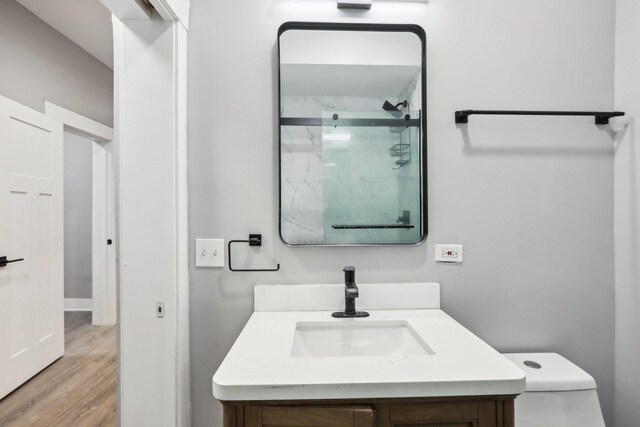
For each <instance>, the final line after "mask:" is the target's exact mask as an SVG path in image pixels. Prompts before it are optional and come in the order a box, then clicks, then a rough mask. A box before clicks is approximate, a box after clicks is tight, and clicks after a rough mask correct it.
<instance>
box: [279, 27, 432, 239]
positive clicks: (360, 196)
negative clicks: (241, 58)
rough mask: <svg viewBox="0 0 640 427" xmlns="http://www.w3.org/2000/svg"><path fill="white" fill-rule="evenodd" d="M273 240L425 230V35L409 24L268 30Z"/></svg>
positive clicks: (402, 235)
mask: <svg viewBox="0 0 640 427" xmlns="http://www.w3.org/2000/svg"><path fill="white" fill-rule="evenodd" d="M278 58H279V75H278V77H279V78H278V81H279V95H280V96H279V112H280V114H279V135H280V143H279V151H280V195H279V196H280V216H279V218H280V237H281V239H282V241H283V242H284V243H285V244H287V245H291V246H299V245H339V246H350V245H415V244H419V243H421V242H422V241H423V240H424V239H425V238H426V235H427V185H426V184H427V182H426V170H427V168H426V165H427V161H426V153H427V150H426V149H427V139H426V130H427V120H426V36H425V33H424V30H423V29H422V28H421V27H419V26H416V25H387V24H332V23H308V22H288V23H285V24H283V25H282V26H281V27H280V29H279V31H278Z"/></svg>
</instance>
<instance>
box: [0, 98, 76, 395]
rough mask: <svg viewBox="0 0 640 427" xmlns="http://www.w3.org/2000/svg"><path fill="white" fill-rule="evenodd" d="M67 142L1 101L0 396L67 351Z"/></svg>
mask: <svg viewBox="0 0 640 427" xmlns="http://www.w3.org/2000/svg"><path fill="white" fill-rule="evenodd" d="M62 141H63V126H62V124H61V123H59V122H56V121H54V120H52V119H50V118H48V117H46V116H45V115H44V114H41V113H39V112H37V111H34V110H32V109H30V108H27V107H25V106H23V105H21V104H18V103H16V102H14V101H11V100H9V99H7V98H4V97H2V96H0V257H2V256H6V257H7V258H8V259H10V260H11V259H19V258H24V261H21V262H15V263H10V264H7V265H6V266H4V267H1V266H0V398H2V397H3V396H5V395H7V394H8V393H10V392H11V391H12V390H14V389H15V388H17V387H18V386H20V385H21V384H22V383H24V382H25V381H27V380H28V379H29V378H31V377H32V376H34V375H35V374H37V373H38V372H39V371H40V370H42V369H43V368H45V367H46V366H47V365H49V364H50V363H51V362H53V361H55V360H56V359H57V358H59V357H60V356H62V354H63V353H64V318H63V310H64V283H63V279H64V278H63V275H64V269H63V248H64V247H63V199H62V197H63V194H62V188H63V187H62V166H63V165H62V159H63V157H62ZM0 265H1V264H0Z"/></svg>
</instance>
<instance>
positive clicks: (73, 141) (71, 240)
mask: <svg viewBox="0 0 640 427" xmlns="http://www.w3.org/2000/svg"><path fill="white" fill-rule="evenodd" d="M64 165H65V168H64V297H65V298H88V299H90V298H91V286H92V280H91V278H92V272H91V267H92V264H91V255H92V251H93V248H92V246H91V242H92V240H91V232H92V229H91V225H92V218H91V215H92V193H93V191H92V183H93V176H92V173H93V141H91V140H90V139H88V138H86V137H84V136H79V135H76V134H73V133H70V132H65V133H64Z"/></svg>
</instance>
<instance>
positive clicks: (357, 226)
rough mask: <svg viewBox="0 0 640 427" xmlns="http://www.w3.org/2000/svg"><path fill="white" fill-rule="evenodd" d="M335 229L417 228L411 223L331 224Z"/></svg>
mask: <svg viewBox="0 0 640 427" xmlns="http://www.w3.org/2000/svg"><path fill="white" fill-rule="evenodd" d="M331 228H333V229H334V230H358V229H362V230H365V229H372V228H379V229H386V228H415V225H411V224H362V225H360V224H333V225H332V226H331Z"/></svg>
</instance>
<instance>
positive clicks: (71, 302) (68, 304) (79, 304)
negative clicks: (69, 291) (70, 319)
mask: <svg viewBox="0 0 640 427" xmlns="http://www.w3.org/2000/svg"><path fill="white" fill-rule="evenodd" d="M92 310H93V300H92V299H91V298H65V299H64V311H92Z"/></svg>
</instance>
